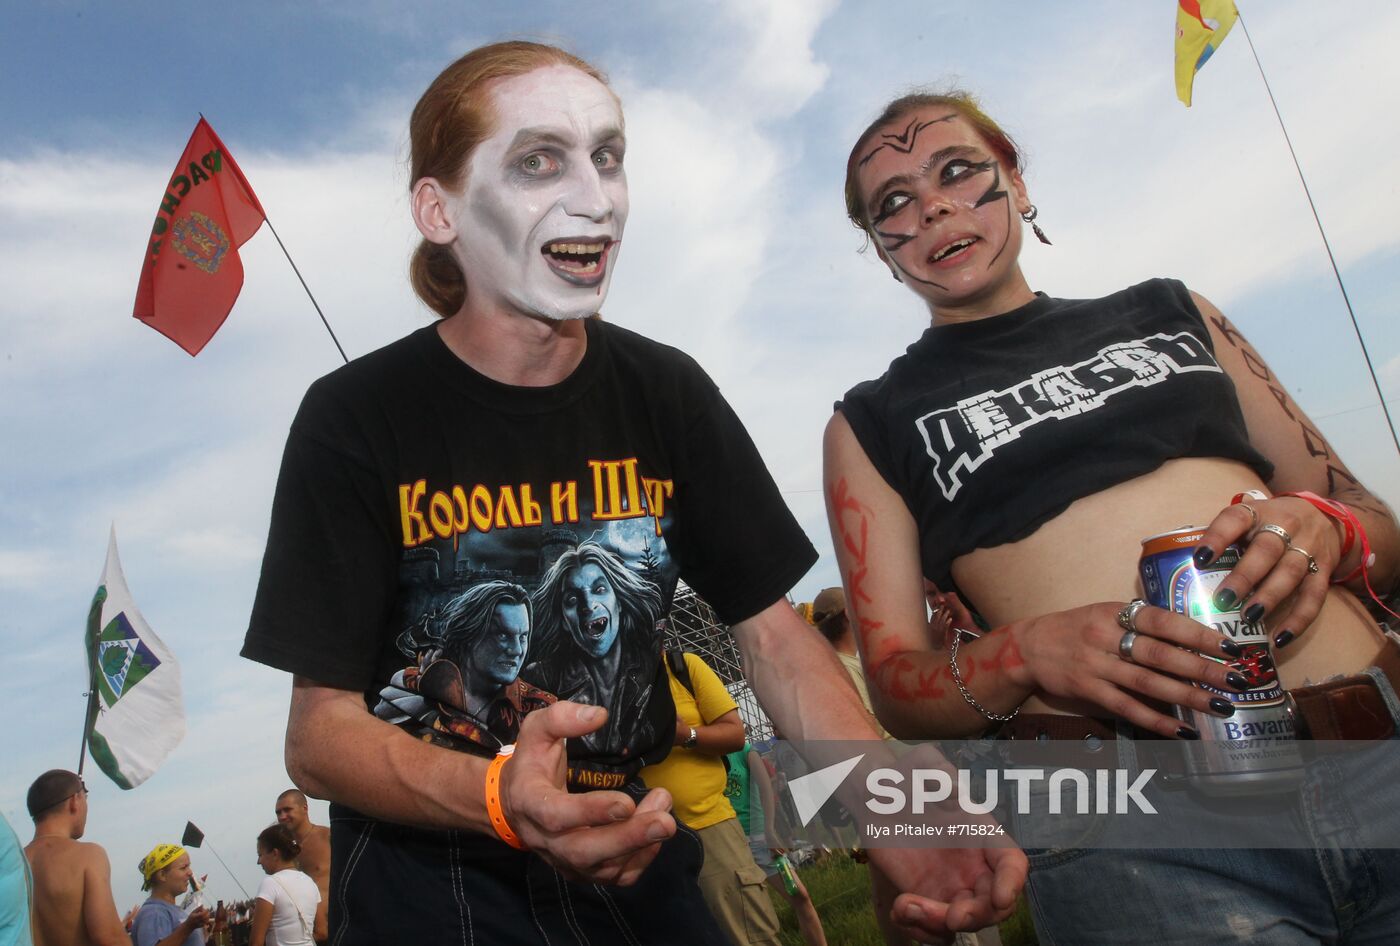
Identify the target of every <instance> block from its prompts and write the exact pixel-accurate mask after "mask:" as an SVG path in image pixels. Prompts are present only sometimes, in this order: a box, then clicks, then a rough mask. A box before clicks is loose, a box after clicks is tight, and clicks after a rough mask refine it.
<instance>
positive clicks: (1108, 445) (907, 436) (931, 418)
mask: <svg viewBox="0 0 1400 946" xmlns="http://www.w3.org/2000/svg"><path fill="white" fill-rule="evenodd" d="M836 409H837V410H840V411H841V412H842V413H843V414H845V416H846V420H847V421H848V422H849V423H850V425H851V429H852V431H854V433H855V435H856V439H857V440H858V441H859V442H860V445H861V447H862V448H863V449H864V450H865V453H866V456H868V457H869V458H870V462H871V463H872V464H873V465H874V467H875V469H876V470H878V471H879V473H880V475H881V476H883V477H884V479H885V481H886V482H887V483H889V484H890V486H891V487H892V488H893V489H894V490H895V491H896V492H898V493H899V495H900V496H901V497H903V499H904V502H905V504H906V505H907V506H908V507H909V511H910V512H911V513H912V514H913V516H914V519H915V521H916V523H917V524H918V528H919V537H920V539H919V541H920V546H921V557H922V560H923V561H922V564H923V569H924V574H925V575H926V576H927V577H929V578H931V579H932V580H933V581H935V582H937V583H938V585H939V587H941V588H945V589H949V588H952V587H953V582H952V578H951V574H950V570H951V568H952V562H953V560H954V559H956V558H958V557H959V556H961V555H965V554H967V553H968V552H971V551H972V550H974V549H979V548H991V547H994V546H998V545H1002V544H1004V543H1007V542H1014V541H1016V540H1018V539H1023V538H1025V537H1026V536H1028V535H1030V534H1031V533H1033V532H1035V530H1036V529H1038V528H1040V526H1041V525H1042V524H1043V523H1045V522H1047V521H1049V520H1050V519H1053V518H1054V517H1055V516H1057V515H1058V514H1059V513H1061V512H1063V511H1064V510H1065V509H1066V508H1067V507H1068V506H1069V505H1070V504H1071V503H1073V502H1074V501H1075V500H1077V499H1080V498H1082V497H1084V496H1089V495H1092V494H1093V493H1097V492H1099V491H1101V490H1104V489H1107V488H1108V487H1110V486H1113V485H1116V484H1118V483H1122V482H1125V481H1127V480H1130V479H1133V478H1134V477H1137V476H1141V475H1143V474H1145V473H1149V472H1151V471H1152V470H1155V469H1156V468H1157V467H1159V466H1161V465H1162V464H1163V463H1165V462H1166V461H1167V460H1170V459H1174V458H1176V457H1224V458H1226V459H1231V460H1239V461H1240V462H1242V463H1246V464H1248V465H1249V466H1250V467H1252V468H1253V469H1254V470H1255V471H1256V472H1257V473H1258V474H1259V476H1260V477H1261V478H1262V479H1264V480H1268V479H1270V478H1271V477H1272V476H1273V464H1271V463H1270V462H1269V461H1268V460H1267V459H1265V458H1264V456H1263V455H1261V454H1260V453H1259V452H1258V451H1257V450H1255V449H1254V447H1253V446H1251V445H1250V442H1249V435H1248V433H1247V432H1246V430H1245V424H1244V416H1243V415H1242V414H1241V412H1240V405H1239V400H1238V398H1237V397H1236V395H1235V385H1234V383H1233V382H1232V381H1231V380H1230V378H1229V376H1228V375H1226V374H1225V372H1224V371H1223V370H1222V369H1221V368H1220V366H1219V364H1217V363H1216V361H1215V357H1214V346H1213V345H1212V343H1211V339H1210V334H1209V332H1208V331H1207V330H1206V327H1205V321H1204V320H1203V319H1202V317H1201V313H1200V311H1199V310H1198V309H1197V308H1196V305H1195V303H1194V302H1192V300H1191V296H1190V294H1189V293H1188V292H1187V290H1186V287H1185V286H1184V285H1182V284H1181V283H1180V282H1178V281H1176V280H1174V279H1153V280H1150V281H1148V282H1145V283H1141V284H1139V285H1136V286H1132V287H1130V288H1128V289H1124V290H1122V291H1121V292H1117V293H1114V294H1113V295H1111V296H1107V297H1105V298H1103V299H1087V300H1079V299H1051V298H1049V297H1048V296H1044V295H1037V296H1036V298H1035V299H1034V300H1033V301H1031V302H1029V303H1027V304H1026V305H1024V306H1022V307H1021V308H1019V309H1014V310H1012V311H1011V312H1007V313H1004V314H1002V315H998V316H995V317H992V318H986V319H980V320H978V321H975V322H968V323H961V324H952V325H937V326H934V327H932V328H930V329H929V330H928V331H926V332H925V333H924V334H923V336H922V337H921V338H920V339H919V340H918V341H917V342H915V343H914V344H913V345H911V346H910V347H909V350H908V351H907V352H906V353H905V354H903V355H902V356H900V357H899V358H896V359H895V360H894V362H893V363H891V365H890V367H889V370H888V371H886V372H885V374H884V376H883V377H881V378H878V379H876V380H874V381H866V382H864V383H863V384H859V385H857V386H856V387H854V388H852V389H851V390H850V391H849V392H847V394H846V397H845V399H844V400H843V401H839V402H837V404H836Z"/></svg>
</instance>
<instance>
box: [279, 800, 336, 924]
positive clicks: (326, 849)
mask: <svg viewBox="0 0 1400 946" xmlns="http://www.w3.org/2000/svg"><path fill="white" fill-rule="evenodd" d="M277 820H278V821H279V822H280V823H281V824H283V825H286V827H287V830H288V831H290V832H292V837H294V838H296V839H297V843H298V844H300V845H301V857H300V861H301V869H302V871H303V872H304V873H306V874H309V875H310V876H311V879H312V880H314V881H316V886H317V887H319V888H321V899H322V900H326V898H327V897H328V896H329V891H330V880H331V829H330V828H327V827H326V826H325V825H319V824H313V823H312V822H311V816H310V815H309V814H308V813H307V810H306V796H305V795H303V794H302V793H301V792H300V791H298V790H297V789H295V788H289V789H287V790H286V791H285V792H283V793H282V794H280V795H278V796H277ZM328 902H329V901H328Z"/></svg>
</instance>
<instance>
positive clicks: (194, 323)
mask: <svg viewBox="0 0 1400 946" xmlns="http://www.w3.org/2000/svg"><path fill="white" fill-rule="evenodd" d="M266 218H267V214H265V213H263V209H262V205H261V204H260V203H258V198H257V195H256V194H254V193H253V188H251V187H249V186H248V179H247V178H245V177H244V176H243V172H242V171H241V170H239V168H238V164H237V162H235V161H234V160H233V155H231V154H229V153H228V149H227V148H225V147H224V143H223V142H222V141H220V140H219V136H218V135H216V134H214V129H212V128H210V127H209V123H208V122H206V121H205V120H204V119H203V118H201V119H200V120H199V124H197V125H195V126H194V134H192V135H190V142H189V144H187V145H185V153H184V154H182V155H180V163H179V164H177V165H176V166H175V173H174V174H173V175H172V176H171V178H170V184H169V185H168V186H167V187H166V189H165V194H164V195H163V196H162V197H161V199H160V210H159V211H157V213H156V222H155V224H154V225H153V226H152V227H151V240H150V244H149V245H148V246H147V247H146V260H145V262H144V263H143V264H142V265H141V282H140V284H138V285H137V287H136V310H135V312H134V313H133V314H134V315H135V316H136V318H138V319H140V320H141V321H143V322H145V323H146V324H147V325H149V326H150V327H151V328H153V329H155V330H156V331H157V332H160V333H161V334H162V335H164V336H165V337H166V338H168V339H170V340H171V341H172V342H174V343H175V344H176V345H179V346H180V347H181V348H183V349H184V350H185V351H187V352H189V353H190V354H191V355H197V354H199V352H200V349H202V348H203V347H204V346H205V345H206V344H207V343H208V342H209V339H211V338H213V337H214V333H215V332H217V331H218V330H219V326H221V325H223V324H224V319H226V318H228V314H229V310H231V309H232V308H233V303H234V302H235V301H236V300H237V299H238V293H239V291H240V290H241V289H242V288H243V262H242V260H240V259H239V258H238V248H239V247H240V246H242V245H243V244H244V243H247V242H248V240H249V239H250V238H251V237H252V236H253V234H254V233H257V232H258V228H259V227H261V226H262V223H263V221H264V220H265V219H266Z"/></svg>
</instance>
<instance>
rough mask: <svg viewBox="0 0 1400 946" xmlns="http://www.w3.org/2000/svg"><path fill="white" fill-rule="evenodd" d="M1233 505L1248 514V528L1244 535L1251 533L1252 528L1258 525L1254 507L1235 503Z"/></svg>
mask: <svg viewBox="0 0 1400 946" xmlns="http://www.w3.org/2000/svg"><path fill="white" fill-rule="evenodd" d="M1235 505H1237V506H1239V507H1240V508H1241V509H1243V510H1244V511H1245V512H1247V513H1249V527H1248V528H1246V529H1245V530H1244V531H1245V532H1246V533H1250V532H1253V531H1254V528H1255V527H1256V526H1257V525H1259V510H1257V509H1255V508H1254V506H1252V505H1251V504H1249V503H1236V504H1235Z"/></svg>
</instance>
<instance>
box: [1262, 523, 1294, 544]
mask: <svg viewBox="0 0 1400 946" xmlns="http://www.w3.org/2000/svg"><path fill="white" fill-rule="evenodd" d="M1259 532H1260V533H1263V532H1268V533H1271V534H1273V535H1276V536H1278V537H1279V538H1280V539H1282V540H1283V547H1284V549H1290V548H1292V547H1293V536H1291V535H1289V534H1288V530H1287V529H1285V528H1284V527H1283V526H1277V525H1274V524H1273V523H1272V522H1266V523H1264V524H1263V525H1262V526H1260V527H1259Z"/></svg>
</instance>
